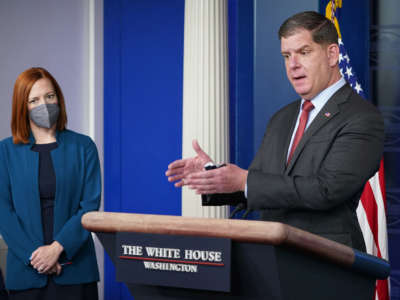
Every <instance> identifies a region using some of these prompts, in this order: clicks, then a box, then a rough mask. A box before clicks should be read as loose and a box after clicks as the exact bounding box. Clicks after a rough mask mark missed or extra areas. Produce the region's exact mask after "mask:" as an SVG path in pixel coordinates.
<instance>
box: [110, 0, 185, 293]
mask: <svg viewBox="0 0 400 300" xmlns="http://www.w3.org/2000/svg"><path fill="white" fill-rule="evenodd" d="M183 23H184V0H175V1H162V0H152V1H140V0H135V1H132V0H131V1H128V0H105V1H104V145H105V146H104V148H105V149H104V152H105V158H104V160H105V167H104V188H105V205H104V206H105V210H106V211H121V212H136V213H153V214H170V215H180V214H181V196H180V195H181V191H180V190H178V189H175V188H174V187H173V185H172V184H170V183H168V181H167V180H166V177H165V175H164V173H165V170H166V168H167V166H168V164H169V163H170V162H171V161H172V160H174V159H176V158H178V157H180V156H181V152H182V150H181V144H182V138H181V136H182V86H183V25H184V24H183ZM105 281H106V283H105V299H107V300H108V299H110V300H111V299H112V300H118V299H132V297H131V296H130V295H129V292H128V290H127V289H126V288H125V287H124V286H122V285H121V284H117V283H116V282H115V270H114V268H113V266H112V264H111V262H110V260H109V259H108V258H107V257H106V261H105Z"/></svg>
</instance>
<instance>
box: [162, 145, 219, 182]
mask: <svg viewBox="0 0 400 300" xmlns="http://www.w3.org/2000/svg"><path fill="white" fill-rule="evenodd" d="M192 146H193V149H194V151H196V153H197V155H196V156H195V157H191V158H186V159H179V160H176V161H174V162H172V163H170V164H169V166H168V170H167V171H166V172H165V175H166V176H167V177H168V181H170V182H173V181H177V182H176V183H175V187H182V186H183V185H184V183H183V179H185V178H186V177H187V176H189V175H190V174H193V173H195V172H199V171H201V170H204V165H205V164H206V163H208V162H212V159H211V158H210V156H208V154H207V153H205V152H204V151H203V149H201V147H200V146H199V143H198V142H197V140H193V141H192Z"/></svg>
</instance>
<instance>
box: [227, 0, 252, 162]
mask: <svg viewBox="0 0 400 300" xmlns="http://www.w3.org/2000/svg"><path fill="white" fill-rule="evenodd" d="M253 32H254V2H253V0H251V1H248V0H234V1H229V41H230V42H229V64H230V69H229V72H230V74H229V79H230V122H231V126H230V129H231V134H230V138H231V161H232V162H234V163H236V164H237V165H239V166H240V167H242V168H248V167H249V165H250V163H251V161H252V159H253V153H254V151H253V134H252V132H253V130H254V129H253V60H254V57H253V53H254V47H253V44H254V35H253Z"/></svg>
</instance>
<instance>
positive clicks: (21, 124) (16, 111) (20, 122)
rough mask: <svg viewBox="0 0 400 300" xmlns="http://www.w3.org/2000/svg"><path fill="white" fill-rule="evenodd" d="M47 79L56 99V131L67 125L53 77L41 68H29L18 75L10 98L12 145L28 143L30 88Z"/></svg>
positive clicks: (61, 100)
mask: <svg viewBox="0 0 400 300" xmlns="http://www.w3.org/2000/svg"><path fill="white" fill-rule="evenodd" d="M43 78H47V79H49V80H50V82H51V83H52V85H53V87H54V89H55V93H56V95H57V99H58V105H59V107H60V114H59V116H58V120H57V126H56V128H57V130H59V131H61V130H64V129H65V128H66V125H67V113H66V110H65V102H64V96H63V93H62V91H61V88H60V86H59V85H58V83H57V81H56V80H55V79H54V77H53V76H52V75H51V74H50V73H49V72H48V71H47V70H45V69H43V68H30V69H28V70H25V71H24V72H22V73H21V74H19V76H18V78H17V80H16V81H15V85H14V92H13V98H12V116H11V132H12V136H13V142H14V144H19V143H24V144H27V143H29V134H30V124H29V116H28V97H29V93H30V92H31V89H32V86H33V85H34V84H35V82H36V81H38V80H39V79H43Z"/></svg>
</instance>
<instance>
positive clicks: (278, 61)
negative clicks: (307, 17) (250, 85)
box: [253, 0, 318, 155]
mask: <svg viewBox="0 0 400 300" xmlns="http://www.w3.org/2000/svg"><path fill="white" fill-rule="evenodd" d="M305 10H315V11H317V10H318V0H302V1H293V0H280V1H279V2H277V1H263V0H255V9H254V14H255V17H254V98H253V99H254V104H253V109H254V151H257V149H258V148H259V146H260V144H261V141H262V138H263V136H264V132H265V128H266V125H267V123H268V121H269V119H270V118H271V116H272V115H273V114H274V113H275V112H277V111H278V110H279V109H280V108H282V107H283V106H285V105H286V104H288V103H289V102H292V101H294V100H296V99H298V96H297V94H296V93H295V91H294V90H293V88H292V86H291V84H290V83H289V81H288V79H287V77H286V72H285V66H284V62H283V59H282V55H281V50H280V49H281V44H280V41H279V38H278V30H279V27H280V26H281V24H282V23H283V22H284V21H285V20H286V19H287V18H288V17H290V16H291V15H293V14H295V13H298V12H301V11H305ZM253 155H254V154H253Z"/></svg>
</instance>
